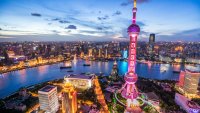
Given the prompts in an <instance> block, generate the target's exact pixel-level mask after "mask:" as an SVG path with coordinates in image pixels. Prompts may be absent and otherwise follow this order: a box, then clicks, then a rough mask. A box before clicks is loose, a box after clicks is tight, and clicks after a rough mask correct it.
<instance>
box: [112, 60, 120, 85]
mask: <svg viewBox="0 0 200 113" xmlns="http://www.w3.org/2000/svg"><path fill="white" fill-rule="evenodd" d="M110 78H111V81H112V82H116V81H118V78H119V76H118V66H117V62H116V61H115V62H114V64H113V68H112V71H111V75H110Z"/></svg>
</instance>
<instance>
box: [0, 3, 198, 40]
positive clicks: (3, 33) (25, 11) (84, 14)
mask: <svg viewBox="0 0 200 113" xmlns="http://www.w3.org/2000/svg"><path fill="white" fill-rule="evenodd" d="M132 7H133V1H132V0H0V41H62V40H63V41H84V40H88V41H111V40H113V41H114V40H117V41H119V40H128V39H129V38H127V27H128V26H129V25H130V24H131V18H132ZM137 8H138V12H137V23H138V25H140V27H141V33H140V36H139V40H145V41H147V40H148V38H149V34H150V33H155V34H156V41H200V0H138V4H137Z"/></svg>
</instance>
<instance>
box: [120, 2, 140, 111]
mask: <svg viewBox="0 0 200 113" xmlns="http://www.w3.org/2000/svg"><path fill="white" fill-rule="evenodd" d="M136 12H137V8H136V0H134V8H133V18H132V24H131V25H130V26H129V27H128V34H129V37H130V45H129V57H128V72H127V73H126V75H125V77H124V80H125V84H124V85H123V86H122V93H121V94H122V97H124V98H126V99H127V104H126V111H125V112H128V113H130V112H141V109H140V107H139V102H138V101H137V100H136V98H137V97H138V90H137V87H136V86H135V83H136V81H137V74H136V73H135V66H136V47H137V37H138V35H139V33H140V27H139V26H138V25H137V24H136Z"/></svg>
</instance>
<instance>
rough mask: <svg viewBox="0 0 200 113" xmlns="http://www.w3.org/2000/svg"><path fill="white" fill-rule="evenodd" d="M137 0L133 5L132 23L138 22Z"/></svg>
mask: <svg viewBox="0 0 200 113" xmlns="http://www.w3.org/2000/svg"><path fill="white" fill-rule="evenodd" d="M136 2H137V0H134V3H133V4H134V7H133V21H132V23H133V24H135V23H136V12H137V7H136V6H137V5H136Z"/></svg>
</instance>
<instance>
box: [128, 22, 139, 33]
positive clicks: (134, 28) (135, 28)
mask: <svg viewBox="0 0 200 113" xmlns="http://www.w3.org/2000/svg"><path fill="white" fill-rule="evenodd" d="M128 33H137V34H139V33H140V27H139V26H138V25H137V24H131V25H130V26H129V27H128Z"/></svg>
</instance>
